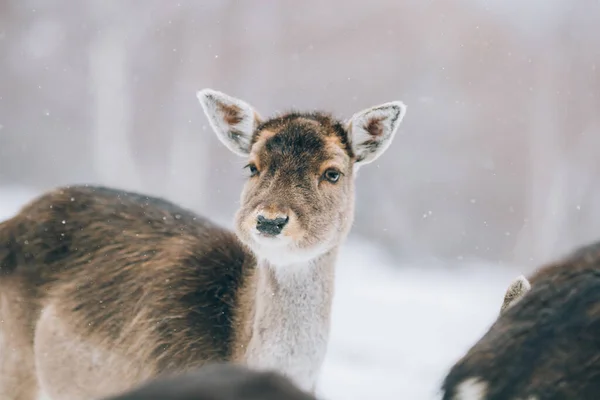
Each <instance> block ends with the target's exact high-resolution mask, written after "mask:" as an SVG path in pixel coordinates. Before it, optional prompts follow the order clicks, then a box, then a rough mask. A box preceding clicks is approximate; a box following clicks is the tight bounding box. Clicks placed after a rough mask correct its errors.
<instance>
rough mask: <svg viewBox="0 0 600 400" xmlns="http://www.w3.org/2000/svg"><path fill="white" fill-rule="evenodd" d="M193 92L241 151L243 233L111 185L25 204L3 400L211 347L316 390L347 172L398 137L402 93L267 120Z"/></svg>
mask: <svg viewBox="0 0 600 400" xmlns="http://www.w3.org/2000/svg"><path fill="white" fill-rule="evenodd" d="M198 98H199V100H200V103H201V105H202V107H203V109H204V111H205V113H206V115H207V116H208V119H209V121H210V123H211V126H212V127H213V128H214V130H215V132H216V134H217V136H218V137H219V139H220V140H221V141H222V142H223V143H224V144H225V145H226V146H227V147H228V148H229V149H230V150H232V151H233V152H235V153H236V154H238V155H241V156H244V157H246V158H247V162H248V169H249V172H250V174H249V175H250V176H249V178H248V181H247V182H246V184H245V186H244V189H243V191H242V196H241V206H240V209H239V210H238V212H237V214H236V218H235V233H233V232H228V231H227V230H224V229H222V228H220V227H218V226H216V225H214V224H212V223H211V222H209V221H207V220H205V219H204V218H202V217H200V216H197V215H195V214H193V213H192V212H190V211H187V210H184V209H181V208H180V207H177V206H176V205H174V204H172V203H170V202H167V201H164V200H161V199H156V198H152V197H148V196H144V195H141V194H134V193H128V192H124V191H118V190H112V189H109V188H100V187H88V186H71V187H64V188H59V189H56V190H54V191H51V192H49V193H46V194H45V195H43V196H40V197H39V198H38V199H36V200H34V201H33V202H31V203H30V204H29V205H27V206H26V207H24V208H23V209H22V210H21V211H20V212H19V214H18V215H16V216H15V217H14V218H12V219H10V220H8V221H5V222H4V223H2V224H1V225H0V399H2V400H8V399H11V400H32V399H34V398H35V396H37V394H38V392H40V393H41V394H42V395H44V396H46V397H49V398H51V399H53V400H89V399H97V398H100V397H106V396H110V395H112V394H114V393H118V392H122V391H123V390H126V389H129V388H132V387H134V386H136V385H137V384H139V383H141V382H144V381H146V380H148V379H151V378H154V377H156V376H159V375H168V374H172V373H178V372H182V371H188V370H192V369H196V368H198V367H200V366H202V365H204V364H206V363H208V362H216V361H217V362H234V363H241V364H245V365H247V366H249V367H252V368H255V369H260V370H275V371H277V372H279V373H281V374H282V375H284V376H286V377H288V378H289V379H291V380H292V382H293V383H294V384H296V385H297V386H298V387H299V388H300V389H302V390H304V391H308V392H310V391H314V389H315V385H316V381H317V378H318V375H319V372H320V368H321V365H322V363H323V360H324V357H325V353H326V350H327V343H328V337H329V327H330V319H331V304H332V299H333V286H334V282H333V277H334V266H335V260H336V257H337V252H338V248H339V246H340V245H341V243H342V242H343V241H344V239H345V237H346V235H347V233H348V231H349V229H350V226H351V225H352V221H353V216H354V171H355V170H356V169H357V168H358V167H359V166H360V165H364V164H367V163H369V162H371V161H373V160H375V159H376V158H377V157H379V156H380V155H381V154H382V153H383V151H384V150H385V149H386V148H387V147H388V146H389V144H390V142H391V140H392V138H393V137H394V135H395V132H396V130H397V128H398V125H399V124H400V121H401V120H402V118H403V116H404V113H405V106H404V105H403V104H402V103H400V102H392V103H386V104H383V105H380V106H378V107H373V108H370V109H367V110H365V111H362V112H360V113H357V114H355V115H354V116H353V117H352V118H351V119H350V120H349V121H348V122H347V123H341V122H339V121H337V120H335V119H334V118H332V117H330V116H328V115H326V114H322V113H307V114H301V113H290V114H286V115H283V116H280V117H276V118H272V119H268V120H262V119H261V118H260V117H259V116H258V114H257V113H256V112H255V111H254V110H253V108H252V107H250V106H249V105H248V104H247V103H245V102H243V101H241V100H238V99H235V98H232V97H230V96H227V95H225V94H223V93H220V92H216V91H213V90H204V91H202V92H199V94H198Z"/></svg>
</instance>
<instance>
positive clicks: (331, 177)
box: [323, 168, 341, 183]
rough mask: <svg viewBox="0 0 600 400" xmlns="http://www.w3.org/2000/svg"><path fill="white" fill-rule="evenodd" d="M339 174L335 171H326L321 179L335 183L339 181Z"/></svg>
mask: <svg viewBox="0 0 600 400" xmlns="http://www.w3.org/2000/svg"><path fill="white" fill-rule="evenodd" d="M340 175H341V173H340V172H339V171H337V170H335V169H331V168H330V169H328V170H327V171H325V173H324V174H323V178H324V179H326V180H328V181H329V182H331V183H336V182H337V181H338V180H339V179H340Z"/></svg>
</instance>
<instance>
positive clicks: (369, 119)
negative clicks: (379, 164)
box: [346, 101, 406, 167]
mask: <svg viewBox="0 0 600 400" xmlns="http://www.w3.org/2000/svg"><path fill="white" fill-rule="evenodd" d="M405 114H406V105H405V104H404V103H403V102H401V101H392V102H389V103H384V104H380V105H378V106H375V107H371V108H368V109H366V110H363V111H361V112H358V113H356V114H354V115H353V116H352V118H350V120H349V121H348V122H347V125H346V129H347V130H348V132H349V133H350V140H351V141H352V149H353V150H354V154H355V156H356V161H355V166H356V167H358V166H359V165H364V164H368V163H370V162H373V161H375V160H376V159H377V158H378V157H379V156H380V155H382V154H383V153H384V152H385V151H386V150H387V148H388V147H389V146H390V144H391V143H392V140H393V139H394V136H395V135H396V131H397V130H398V126H400V122H402V119H403V118H404V115H405Z"/></svg>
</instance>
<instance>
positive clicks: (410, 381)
mask: <svg viewBox="0 0 600 400" xmlns="http://www.w3.org/2000/svg"><path fill="white" fill-rule="evenodd" d="M34 195H35V193H34V192H32V191H30V190H27V189H23V188H10V189H6V188H4V189H2V188H0V220H2V219H5V218H8V217H10V216H12V215H13V214H14V213H15V212H16V211H17V210H18V209H19V207H20V206H21V205H23V203H24V202H25V201H28V200H30V199H31V198H32V197H33V196H34ZM519 273H521V272H520V271H518V270H517V269H514V268H511V269H504V268H497V267H496V268H494V267H491V266H487V265H460V266H456V265H453V266H438V267H432V266H431V265H428V266H426V267H425V266H421V267H419V266H418V265H393V263H392V262H390V261H389V260H388V259H386V258H385V257H384V256H383V255H382V252H380V251H377V250H376V249H375V248H374V247H373V246H369V245H366V244H364V243H361V242H357V241H353V240H350V241H349V242H348V244H347V245H346V246H345V248H344V250H343V252H342V254H341V257H340V260H339V262H338V273H337V281H336V286H337V287H336V296H335V301H334V310H333V326H332V336H331V342H330V346H329V352H328V355H327V359H326V362H325V365H324V368H323V373H322V376H321V381H320V384H319V388H318V389H319V394H320V396H321V397H322V398H323V399H325V400H338V399H339V400H342V399H343V400H353V399H357V400H358V399H361V400H362V399H378V400H387V399H390V400H391V399H394V400H396V399H414V400H426V399H435V398H437V396H438V387H439V384H440V381H441V380H442V379H443V376H444V373H445V371H446V370H447V369H448V368H449V367H450V366H451V365H452V364H453V362H454V361H455V360H456V359H457V358H459V357H460V356H461V355H462V354H463V353H464V352H465V351H466V350H467V349H468V348H469V347H470V346H471V345H472V344H473V343H474V342H475V341H476V340H477V339H478V338H479V337H480V336H481V335H482V334H483V333H484V332H485V331H486V330H487V328H488V327H489V325H490V324H491V323H492V322H493V320H494V319H495V318H496V315H497V314H498V311H499V307H500V304H501V302H502V297H503V295H504V290H505V289H506V287H507V286H508V283H509V282H510V281H511V280H512V279H513V278H514V277H516V276H517V275H518V274H519Z"/></svg>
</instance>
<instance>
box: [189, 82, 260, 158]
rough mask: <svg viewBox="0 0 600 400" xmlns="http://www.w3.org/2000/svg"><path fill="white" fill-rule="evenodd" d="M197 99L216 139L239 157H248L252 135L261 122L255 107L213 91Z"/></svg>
mask: <svg viewBox="0 0 600 400" xmlns="http://www.w3.org/2000/svg"><path fill="white" fill-rule="evenodd" d="M196 96H197V97H198V100H199V101H200V104H201V105H202V108H203V109H204V113H205V114H206V117H207V118H208V121H209V122H210V126H211V127H212V128H213V130H214V131H215V133H216V134H217V137H218V138H219V140H220V141H221V142H222V143H223V144H224V145H225V146H227V148H228V149H229V150H231V151H232V152H234V153H235V154H237V155H239V156H242V157H245V156H247V155H248V154H250V147H251V143H252V135H253V134H254V130H255V129H256V127H257V126H258V124H259V123H260V116H259V115H258V113H257V112H256V111H255V110H254V108H253V107H252V106H251V105H250V104H248V103H246V102H244V101H242V100H240V99H236V98H235V97H232V96H229V95H227V94H225V93H221V92H218V91H216V90H212V89H204V90H201V91H199V92H198V93H197V94H196Z"/></svg>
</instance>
